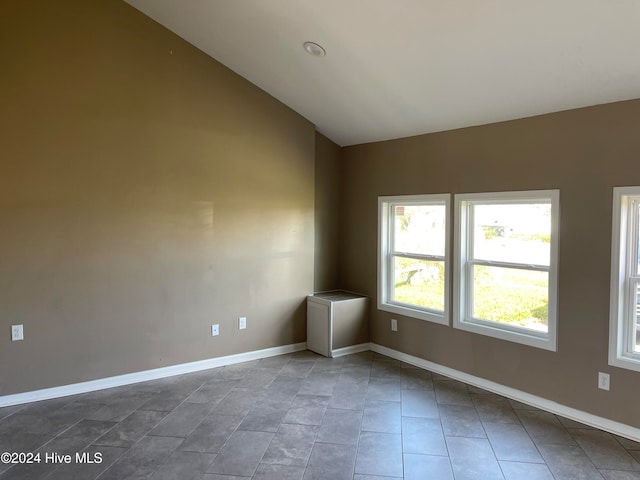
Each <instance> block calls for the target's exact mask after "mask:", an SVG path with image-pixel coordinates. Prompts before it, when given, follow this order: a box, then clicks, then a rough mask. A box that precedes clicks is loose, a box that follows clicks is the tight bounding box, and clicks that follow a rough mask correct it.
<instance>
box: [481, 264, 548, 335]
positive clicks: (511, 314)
mask: <svg viewBox="0 0 640 480" xmlns="http://www.w3.org/2000/svg"><path fill="white" fill-rule="evenodd" d="M473 270H474V271H473V314H472V315H473V316H474V317H475V318H480V319H483V320H489V321H493V322H497V323H503V324H509V325H512V326H514V327H524V328H529V329H532V330H537V331H540V332H547V331H548V326H547V322H548V318H549V316H548V315H549V299H548V292H549V288H548V287H549V274H548V273H547V272H536V271H531V270H518V269H514V268H501V267H486V266H482V265H475V266H474V267H473Z"/></svg>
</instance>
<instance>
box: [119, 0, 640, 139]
mask: <svg viewBox="0 0 640 480" xmlns="http://www.w3.org/2000/svg"><path fill="white" fill-rule="evenodd" d="M126 1H127V2H128V3H130V4H131V5H133V6H134V7H136V8H138V9H139V10H141V11H142V12H144V13H145V14H146V15H148V16H149V17H151V18H153V19H154V20H156V21H157V22H159V23H161V24H162V25H164V26H165V27H167V28H168V29H170V30H172V31H173V32H175V33H176V34H178V35H179V36H180V37H182V38H184V39H185V40H187V41H188V42H190V43H192V44H193V45H195V46H196V47H198V48H199V49H201V50H202V51H204V52H206V53H207V54H209V55H210V56H212V57H213V58H215V59H216V60H218V61H220V62H221V63H223V64H225V65H226V66H227V67H229V68H230V69H232V70H233V71H235V72H236V73H238V74H240V75H241V76H243V77H244V78H246V79H248V80H249V81H251V82H253V83H254V84H256V85H257V86H259V87H260V88H262V89H263V90H266V91H267V92H269V93H270V94H271V95H273V96H274V97H275V98H277V99H278V100H280V101H281V102H283V103H285V104H286V105H288V106H290V107H291V108H292V109H294V110H295V111H297V112H299V113H300V114H302V115H303V116H304V117H306V118H307V119H308V120H310V121H311V122H312V123H314V124H315V125H316V127H317V129H318V131H320V132H321V133H323V134H325V135H326V136H328V137H329V138H331V139H332V140H333V141H334V142H336V143H338V144H339V145H353V144H358V143H365V142H372V141H378V140H386V139H391V138H398V137H405V136H410V135H416V134H421V133H428V132H436V131H442V130H450V129H453V128H460V127H466V126H470V125H480V124H485V123H491V122H497V121H502V120H509V119H514V118H523V117H528V116H532V115H538V114H542V113H549V112H555V111H560V110H567V109H571V108H577V107H583V106H588V105H595V104H600V103H608V102H613V101H618V100H628V99H632V98H639V97H640V0H482V1H481V0H317V1H311V0H126ZM307 40H311V41H314V42H317V43H319V44H321V45H323V46H324V48H325V49H326V51H327V55H326V56H325V57H322V58H317V57H312V56H311V55H309V54H308V53H306V52H305V51H304V49H303V48H302V43H303V42H304V41H307Z"/></svg>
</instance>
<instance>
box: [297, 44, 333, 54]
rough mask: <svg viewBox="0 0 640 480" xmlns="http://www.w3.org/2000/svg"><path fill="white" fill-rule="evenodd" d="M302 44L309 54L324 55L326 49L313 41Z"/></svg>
mask: <svg viewBox="0 0 640 480" xmlns="http://www.w3.org/2000/svg"><path fill="white" fill-rule="evenodd" d="M302 46H303V47H304V49H305V50H306V51H307V53H308V54H309V55H313V56H314V57H324V56H325V55H326V54H327V52H326V50H325V49H324V48H322V46H321V45H318V44H317V43H315V42H304V43H303V44H302Z"/></svg>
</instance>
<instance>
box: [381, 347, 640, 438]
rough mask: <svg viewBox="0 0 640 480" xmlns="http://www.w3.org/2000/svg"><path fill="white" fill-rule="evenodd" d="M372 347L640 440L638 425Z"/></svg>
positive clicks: (399, 353)
mask: <svg viewBox="0 0 640 480" xmlns="http://www.w3.org/2000/svg"><path fill="white" fill-rule="evenodd" d="M371 350H372V351H374V352H376V353H379V354H381V355H386V356H387V357H391V358H395V359H396V360H400V361H402V362H405V363H409V364H411V365H415V366H416V367H420V368H424V369H426V370H430V371H432V372H435V373H439V374H440V375H444V376H445V377H449V378H453V379H455V380H459V381H461V382H464V383H467V384H469V385H473V386H474V387H478V388H482V389H484V390H488V391H490V392H493V393H497V394H498V395H502V396H504V397H507V398H511V399H512V400H517V401H519V402H522V403H525V404H527V405H531V406H533V407H537V408H540V409H541V410H545V411H547V412H551V413H555V414H557V415H561V416H563V417H565V418H569V419H571V420H575V421H576V422H580V423H584V424H586V425H590V426H592V427H595V428H598V429H600V430H604V431H606V432H609V433H613V434H615V435H619V436H621V437H625V438H628V439H629V440H634V441H636V442H640V429H639V428H635V427H632V426H630V425H626V424H624V423H620V422H615V421H613V420H609V419H608V418H604V417H599V416H597V415H592V414H591V413H587V412H583V411H582V410H578V409H575V408H572V407H567V406H566V405H562V404H560V403H556V402H554V401H552V400H547V399H546V398H542V397H538V396H536V395H532V394H530V393H527V392H523V391H521V390H516V389H515V388H511V387H507V386H505V385H501V384H499V383H496V382H492V381H491V380H486V379H484V378H481V377H476V376H475V375H470V374H468V373H464V372H461V371H459V370H455V369H453V368H449V367H445V366H443V365H440V364H437V363H433V362H430V361H428V360H424V359H422V358H419V357H414V356H413V355H409V354H406V353H402V352H399V351H397V350H393V349H391V348H387V347H383V346H382V345H378V344H376V343H371Z"/></svg>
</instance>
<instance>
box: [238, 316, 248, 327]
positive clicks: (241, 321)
mask: <svg viewBox="0 0 640 480" xmlns="http://www.w3.org/2000/svg"><path fill="white" fill-rule="evenodd" d="M245 328H247V317H240V318H238V329H240V330H244V329H245Z"/></svg>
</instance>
